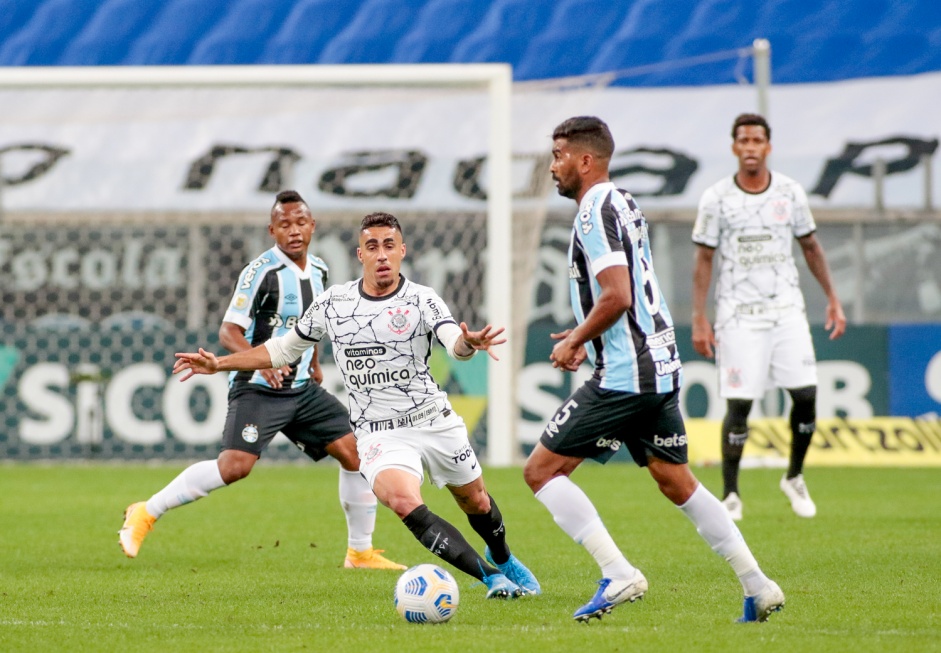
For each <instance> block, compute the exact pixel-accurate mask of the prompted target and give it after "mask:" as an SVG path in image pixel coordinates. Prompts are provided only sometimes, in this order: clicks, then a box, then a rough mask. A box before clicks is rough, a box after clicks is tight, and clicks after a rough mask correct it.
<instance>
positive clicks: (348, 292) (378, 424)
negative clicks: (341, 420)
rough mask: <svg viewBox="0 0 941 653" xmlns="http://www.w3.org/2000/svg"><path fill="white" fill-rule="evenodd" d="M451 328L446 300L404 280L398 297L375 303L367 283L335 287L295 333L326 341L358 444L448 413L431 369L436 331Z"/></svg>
mask: <svg viewBox="0 0 941 653" xmlns="http://www.w3.org/2000/svg"><path fill="white" fill-rule="evenodd" d="M447 323H451V324H453V323H454V318H452V317H451V311H450V309H449V308H448V306H447V305H446V304H445V303H444V301H443V300H442V299H441V297H439V296H438V294H437V293H436V292H435V291H434V290H432V289H431V288H429V287H427V286H422V285H420V284H417V283H412V282H411V281H409V280H408V279H406V278H405V277H404V276H403V277H401V278H400V280H399V286H398V288H397V289H396V291H395V292H394V293H392V294H391V295H387V296H385V297H372V296H370V295H367V294H366V293H364V292H363V285H362V279H357V280H355V281H350V282H349V283H346V284H342V285H337V286H332V287H331V288H330V289H328V290H327V291H326V292H325V293H323V294H322V295H320V296H319V297H317V298H316V299H315V300H314V303H313V304H311V306H310V307H309V308H308V309H307V312H306V313H304V316H303V317H302V318H301V320H300V321H299V322H298V324H297V327H296V329H295V332H296V333H297V334H298V335H299V336H300V337H301V338H304V339H305V340H307V341H308V342H310V341H314V342H317V341H320V340H321V339H322V338H324V337H325V336H326V337H329V338H330V340H331V341H332V343H333V357H334V360H335V361H336V364H337V368H338V369H339V370H340V372H341V373H342V374H343V381H344V383H345V384H346V388H347V390H348V391H349V409H350V421H351V422H352V423H353V427H354V430H355V432H356V434H357V436H360V435H362V434H365V433H368V432H371V431H374V430H388V429H391V428H397V427H398V426H415V425H419V424H423V423H431V422H432V421H433V418H435V417H436V416H439V415H443V414H444V413H445V412H447V411H450V409H451V407H450V405H449V404H448V401H447V394H446V393H445V392H444V391H443V390H441V389H440V388H439V387H438V384H437V383H435V380H434V379H433V378H432V377H431V370H430V369H429V367H428V361H429V358H430V357H431V347H432V341H433V339H434V338H435V337H436V331H437V329H438V328H439V327H441V326H442V325H444V324H447Z"/></svg>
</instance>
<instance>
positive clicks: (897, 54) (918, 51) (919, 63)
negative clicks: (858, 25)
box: [859, 32, 936, 75]
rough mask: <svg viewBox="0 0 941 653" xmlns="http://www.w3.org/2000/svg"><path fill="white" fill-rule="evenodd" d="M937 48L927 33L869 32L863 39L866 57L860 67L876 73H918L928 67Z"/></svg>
mask: <svg viewBox="0 0 941 653" xmlns="http://www.w3.org/2000/svg"><path fill="white" fill-rule="evenodd" d="M935 49H936V47H932V44H931V41H930V39H929V37H928V35H927V34H925V33H923V32H903V33H893V34H888V35H884V36H873V35H872V34H871V33H870V34H867V35H866V36H865V38H864V39H863V58H862V61H860V62H859V67H860V68H862V69H863V70H867V71H871V72H870V74H873V75H914V74H916V73H921V72H924V71H925V70H927V69H926V68H925V64H926V63H927V62H928V61H930V60H931V57H932V55H933V53H934V50H935Z"/></svg>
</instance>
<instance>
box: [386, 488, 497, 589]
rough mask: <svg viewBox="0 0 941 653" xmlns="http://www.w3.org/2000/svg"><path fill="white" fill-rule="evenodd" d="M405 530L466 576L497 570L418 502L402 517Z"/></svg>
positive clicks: (454, 530) (451, 528)
mask: <svg viewBox="0 0 941 653" xmlns="http://www.w3.org/2000/svg"><path fill="white" fill-rule="evenodd" d="M402 523H404V524H405V525H406V526H407V527H408V530H410V531H412V535H414V536H415V538H416V539H417V540H418V541H419V542H421V543H422V544H423V545H424V547H425V548H426V549H428V550H429V551H431V552H432V553H434V554H435V555H436V556H438V557H439V558H441V559H442V560H446V561H447V562H450V563H451V564H452V565H454V566H455V567H457V568H458V569H460V570H461V571H463V572H464V573H465V574H467V575H468V576H473V577H474V578H476V579H477V580H483V578H484V576H490V575H492V574H497V573H500V572H499V570H498V569H495V568H493V567H491V566H490V565H489V564H487V561H486V560H484V559H483V558H481V557H480V555H478V553H477V552H476V551H474V549H473V548H472V547H471V545H470V544H469V543H468V542H467V540H465V539H464V536H463V535H461V532H460V531H459V530H457V529H456V528H454V526H452V525H451V524H449V523H448V522H446V521H445V520H444V519H442V518H441V517H439V516H438V515H436V514H435V513H433V512H431V510H429V509H428V506H426V505H425V504H422V505H420V506H418V507H417V508H415V510H413V511H412V512H410V513H408V514H407V515H406V516H405V517H404V518H403V519H402Z"/></svg>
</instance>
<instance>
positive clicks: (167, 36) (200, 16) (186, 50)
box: [124, 0, 229, 65]
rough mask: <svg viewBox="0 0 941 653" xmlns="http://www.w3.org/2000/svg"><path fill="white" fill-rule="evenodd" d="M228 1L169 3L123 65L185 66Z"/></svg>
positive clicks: (185, 0) (137, 41)
mask: <svg viewBox="0 0 941 653" xmlns="http://www.w3.org/2000/svg"><path fill="white" fill-rule="evenodd" d="M228 4H229V3H228V0H168V2H167V3H166V4H165V5H164V7H163V10H162V11H161V12H160V14H159V15H158V16H157V19H156V20H155V21H154V22H153V24H152V26H151V28H150V29H149V30H147V31H146V32H144V34H143V35H142V36H141V37H140V38H139V39H137V40H136V41H135V42H134V43H133V44H132V45H131V49H130V51H129V52H128V55H127V57H126V58H125V61H124V63H128V64H135V65H148V64H166V65H182V64H184V63H186V60H187V59H188V58H189V56H190V53H191V52H192V50H193V44H195V43H196V41H197V40H198V39H199V38H200V37H201V36H202V35H203V34H205V33H206V31H207V30H208V29H210V27H211V25H213V24H214V23H215V22H216V21H217V20H218V19H219V16H221V15H223V14H224V13H225V10H226V7H227V6H228Z"/></svg>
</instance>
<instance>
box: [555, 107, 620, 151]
mask: <svg viewBox="0 0 941 653" xmlns="http://www.w3.org/2000/svg"><path fill="white" fill-rule="evenodd" d="M557 138H564V139H566V140H568V141H569V142H571V143H575V144H576V145H581V146H582V147H584V148H585V149H587V150H589V151H591V152H592V153H593V154H595V155H596V156H598V157H600V158H602V159H610V158H611V155H612V154H614V138H613V137H612V136H611V130H610V129H608V126H607V125H606V124H605V123H604V121H603V120H602V119H601V118H596V117H594V116H576V117H574V118H569V119H568V120H566V121H565V122H563V123H562V124H560V125H559V126H558V127H556V128H555V131H553V132H552V139H553V140H555V139H557Z"/></svg>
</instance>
